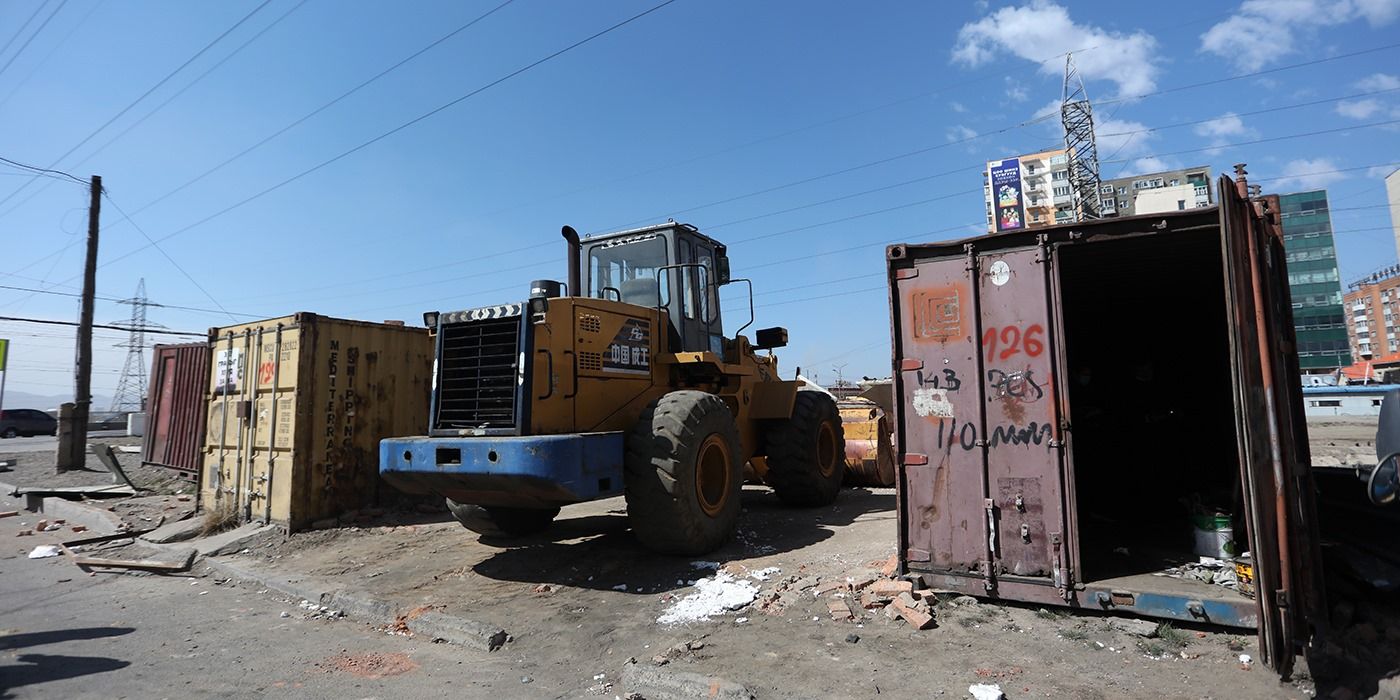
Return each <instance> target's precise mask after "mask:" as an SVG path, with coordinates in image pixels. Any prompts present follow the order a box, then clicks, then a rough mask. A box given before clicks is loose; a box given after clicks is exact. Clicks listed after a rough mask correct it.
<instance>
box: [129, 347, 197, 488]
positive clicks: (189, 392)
mask: <svg viewBox="0 0 1400 700" xmlns="http://www.w3.org/2000/svg"><path fill="white" fill-rule="evenodd" d="M152 354H153V355H154V358H153V359H152V360H151V382H150V384H149V387H150V389H149V394H148V396H147V398H146V426H145V440H144V442H143V444H142V451H141V461H143V462H145V463H146V464H154V465H157V466H162V467H167V468H169V469H174V470H176V471H177V472H179V473H180V474H181V475H182V476H185V477H187V478H190V479H196V478H197V475H198V474H199V465H200V459H201V454H200V452H201V448H203V446H204V415H205V410H204V405H205V391H206V390H207V389H208V388H209V344H208V343H180V344H176V345H157V346H155V348H154V352H153V353H152Z"/></svg>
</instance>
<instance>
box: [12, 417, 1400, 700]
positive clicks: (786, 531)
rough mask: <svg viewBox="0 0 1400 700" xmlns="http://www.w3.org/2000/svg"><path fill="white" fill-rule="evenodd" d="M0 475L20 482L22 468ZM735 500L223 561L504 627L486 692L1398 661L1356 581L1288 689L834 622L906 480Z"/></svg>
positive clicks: (1171, 650) (966, 618) (1381, 603)
mask: <svg viewBox="0 0 1400 700" xmlns="http://www.w3.org/2000/svg"><path fill="white" fill-rule="evenodd" d="M1311 428H1312V430H1311V435H1312V449H1313V455H1314V457H1315V460H1316V459H1319V458H1320V459H1321V460H1322V461H1324V462H1327V461H1328V460H1335V462H1336V464H1335V465H1331V464H1329V466H1343V465H1348V464H1361V463H1365V462H1367V461H1370V460H1373V459H1374V452H1373V447H1372V445H1371V441H1372V440H1373V438H1374V422H1373V421H1361V420H1349V419H1340V420H1339V419H1328V420H1323V421H1316V422H1314V423H1313V424H1312V425H1311ZM20 457H21V463H20V465H19V466H18V467H17V468H16V469H17V471H18V472H19V473H21V474H27V475H30V476H32V477H33V478H36V479H38V478H47V476H46V474H51V473H52V466H51V461H52V457H51V455H44V456H43V457H42V458H40V457H36V456H33V455H30V456H27V458H26V456H23V455H21V456H20ZM122 461H123V464H124V465H133V466H132V467H130V468H129V473H130V474H131V475H132V477H133V479H134V480H136V481H137V483H138V485H145V483H157V484H159V483H165V484H168V485H166V486H164V487H163V488H164V489H165V490H166V491H167V492H169V491H173V490H179V489H181V488H182V484H181V482H179V481H170V478H171V477H170V475H169V474H168V472H163V470H155V471H157V472H163V473H151V474H147V473H146V472H144V471H142V468H140V467H136V466H134V464H135V463H136V462H139V460H138V459H137V456H136V455H122ZM66 476H72V475H66ZM79 476H84V477H85V478H91V477H99V478H100V477H103V476H105V472H104V473H102V474H90V475H79ZM162 476H163V477H165V481H162V479H161V477H162ZM6 477H10V478H9V479H7V478H6ZM0 481H10V482H11V483H15V482H25V481H27V478H26V477H23V476H21V477H19V478H16V477H15V472H11V473H7V474H0ZM79 481H82V480H81V479H80V480H79ZM39 483H47V482H39ZM83 483H86V482H83ZM1358 488H1359V487H1358ZM183 489H184V490H186V491H188V490H189V486H188V484H187V483H186V484H184V485H183ZM743 503H744V513H743V515H742V516H741V519H740V522H739V528H738V531H737V532H736V535H735V537H734V538H733V539H732V540H731V541H730V542H729V543H728V544H726V545H725V546H724V547H723V548H721V549H720V550H718V551H716V552H714V553H712V554H710V555H708V556H706V557H704V558H703V559H689V558H676V557H665V556H659V555H656V554H653V553H650V552H648V551H646V550H644V549H642V548H641V547H640V545H639V544H638V543H637V542H636V540H635V538H634V537H633V536H632V534H631V532H630V530H629V529H628V526H627V520H626V514H625V510H624V508H625V505H624V503H623V501H622V499H620V498H617V499H610V500H606V501H599V502H596V503H588V504H580V505H576V506H570V507H568V508H565V509H564V510H563V512H562V513H561V515H560V517H559V519H558V520H557V521H556V523H555V525H554V527H553V528H552V529H551V530H550V531H548V532H547V533H545V534H543V535H540V536H536V537H533V538H528V539H523V540H509V541H501V540H494V541H493V540H491V539H489V538H488V539H486V540H484V541H483V540H480V539H479V538H478V536H477V535H476V534H474V533H471V532H469V531H466V530H464V529H463V528H462V527H461V526H460V525H458V524H457V523H456V522H455V521H453V520H452V519H451V518H450V516H449V515H448V514H447V513H445V512H428V513H424V512H421V511H420V510H416V509H406V510H391V511H389V512H387V513H384V512H379V511H375V512H373V513H369V514H347V516H346V517H343V518H342V519H341V526H340V527H337V528H332V529H327V530H318V531H313V532H306V533H298V534H296V535H293V536H290V537H287V536H284V535H282V534H268V535H265V536H264V537H263V539H261V540H259V541H256V542H253V543H250V544H249V545H248V546H247V548H246V549H244V550H243V551H242V552H241V553H239V554H235V555H232V557H231V558H232V559H233V560H235V561H238V562H240V563H242V564H243V565H244V566H249V567H254V568H259V567H261V568H267V569H275V570H276V571H278V572H280V573H283V574H288V575H293V576H295V575H300V576H303V577H306V578H310V579H317V580H322V581H329V582H333V583H334V584H335V585H337V586H340V587H342V588H343V589H346V590H349V591H358V592H363V593H364V594H366V595H367V596H369V597H373V598H378V599H384V600H389V601H392V602H394V603H397V604H399V605H400V606H402V607H403V608H405V609H408V608H415V607H422V608H424V609H436V610H442V611H444V612H447V613H450V614H455V615H460V616H462V617H466V618H470V619H475V620H479V621H482V622H487V623H491V624H495V625H499V626H501V627H503V628H504V629H505V630H507V631H508V632H509V633H510V634H511V635H512V639H511V641H510V642H509V643H507V644H506V645H505V647H504V648H502V649H501V650H499V651H497V652H495V655H504V656H505V657H506V658H509V659H510V660H511V661H512V664H511V666H510V667H509V670H505V671H502V670H500V667H499V665H493V668H494V670H491V671H486V670H484V669H483V673H487V674H489V675H492V676H493V679H492V683H494V684H503V683H504V684H508V683H516V682H522V681H519V680H517V679H525V678H528V679H529V681H528V682H529V683H531V684H532V685H529V686H522V687H528V690H529V692H528V694H527V695H528V696H529V697H575V696H576V695H577V693H578V692H579V689H581V688H587V689H588V691H587V693H588V694H590V695H595V696H598V697H612V696H613V695H614V693H613V692H612V689H613V688H614V685H613V684H615V683H616V682H617V681H618V676H619V673H620V670H621V669H622V667H623V665H624V662H625V661H626V660H627V659H629V658H635V659H636V660H637V661H638V662H639V663H641V664H644V665H662V664H664V665H665V666H666V667H667V668H669V669H678V670H682V671H693V672H698V673H703V674H707V675H714V676H720V677H723V678H726V679H728V680H731V681H735V682H738V683H742V684H744V685H746V686H748V687H749V688H750V689H752V690H753V691H754V692H755V693H756V694H757V695H758V696H759V697H760V698H771V697H782V698H794V697H811V698H824V697H853V698H855V697H862V698H863V697H883V696H890V697H942V696H946V697H966V696H967V689H968V686H969V685H971V684H974V683H997V684H1000V686H1001V688H1002V690H1003V691H1005V692H1006V693H1007V696H1008V697H1009V698H1013V699H1014V698H1028V697H1074V698H1111V697H1181V698H1231V699H1232V700H1250V699H1253V698H1277V697H1288V698H1303V697H1314V696H1316V697H1335V698H1348V697H1363V698H1364V697H1369V696H1370V695H1371V694H1372V693H1375V692H1376V688H1377V684H1376V681H1377V679H1379V678H1381V677H1384V676H1388V675H1391V674H1393V673H1395V672H1396V671H1397V670H1400V616H1397V615H1396V609H1397V606H1396V605H1395V601H1394V600H1392V599H1386V598H1384V597H1377V596H1375V595H1373V594H1370V593H1367V592H1366V591H1363V590H1360V589H1359V588H1358V587H1356V586H1350V587H1345V588H1343V589H1341V593H1340V594H1338V595H1334V596H1332V597H1333V599H1332V600H1331V601H1330V609H1331V617H1332V618H1333V622H1334V627H1335V629H1336V632H1337V633H1336V634H1334V635H1333V637H1332V641H1329V642H1328V643H1327V644H1326V645H1325V646H1324V647H1323V649H1322V651H1324V652H1325V653H1323V654H1321V655H1315V656H1314V657H1313V658H1312V659H1310V660H1311V661H1312V670H1309V663H1308V662H1307V661H1304V660H1300V664H1299V672H1298V673H1297V674H1296V675H1295V677H1294V678H1293V679H1292V680H1291V682H1288V683H1283V682H1280V681H1279V680H1278V678H1277V677H1276V676H1275V675H1274V673H1273V672H1271V671H1269V670H1268V669H1266V668H1264V667H1262V666H1260V665H1259V664H1258V663H1257V662H1254V663H1241V658H1242V655H1244V656H1247V657H1249V658H1250V659H1257V657H1258V651H1257V644H1256V641H1255V638H1254V635H1253V633H1252V632H1250V631H1243V630H1222V629H1218V628H1197V627H1192V626H1190V625H1180V626H1176V627H1168V628H1165V629H1163V630H1161V632H1160V633H1159V634H1158V636H1156V637H1154V638H1145V637H1142V636H1138V635H1137V634H1134V633H1133V632H1132V631H1131V625H1130V624H1126V623H1125V622H1124V620H1123V619H1122V618H1112V617H1106V616H1102V615H1097V614H1092V613H1090V614H1083V613H1075V614H1069V613H1068V612H1067V611H1064V610H1060V609H1039V608H1036V607H1034V606H1021V605H1001V604H993V603H988V602H981V603H976V602H972V601H968V600H966V599H956V598H953V597H951V596H943V597H940V599H939V602H938V604H937V606H936V608H935V616H936V619H937V627H935V628H934V629H930V630H925V631H917V630H914V629H912V628H911V627H910V626H909V625H907V624H906V623H904V622H903V621H897V620H890V619H888V618H887V617H886V616H885V615H884V614H883V613H881V612H879V611H874V612H872V613H870V614H869V615H868V616H867V617H866V618H864V619H861V620H857V621H855V622H845V621H840V622H838V621H835V620H833V619H832V617H831V615H830V614H829V612H828V607H827V604H828V603H829V602H830V601H831V599H832V596H833V593H831V592H826V593H824V594H822V595H817V594H816V593H815V591H817V590H821V589H822V587H823V586H822V584H823V583H830V582H840V581H845V580H847V579H848V578H859V577H861V576H863V575H866V574H868V573H869V572H871V571H872V570H875V569H878V568H879V567H880V565H881V564H882V563H883V562H884V561H885V560H886V559H887V558H888V557H889V556H890V555H891V554H892V553H893V551H894V547H895V528H896V520H895V494H894V490H893V489H848V490H846V491H844V492H843V493H842V495H841V497H840V498H839V499H838V501H837V503H836V504H835V505H834V506H832V507H828V508H819V509H814V510H795V509H790V508H786V507H783V506H781V505H780V504H779V503H778V501H777V499H776V498H775V497H774V496H773V495H772V494H771V493H770V492H769V491H767V490H766V489H763V488H757V487H748V488H746V489H745V492H744V499H743ZM108 505H110V506H111V507H114V508H117V509H118V511H117V512H119V513H120V514H121V515H123V517H124V518H125V519H127V520H128V522H131V523H132V525H133V526H134V527H141V526H149V523H150V520H152V519H155V518H158V517H159V516H160V515H168V516H170V517H178V516H180V515H183V514H184V511H185V510H186V509H187V508H188V507H189V501H181V500H179V499H178V497H169V498H167V499H165V500H162V499H159V498H152V497H149V496H148V497H145V498H142V499H129V500H128V501H124V502H120V503H114V504H108ZM430 510H431V509H430ZM774 569H776V571H774ZM717 570H718V571H722V572H724V573H726V574H728V575H732V576H734V577H736V578H737V579H739V580H744V581H748V582H750V583H752V584H753V585H754V586H755V587H757V588H758V589H759V592H758V595H757V599H756V600H755V602H753V603H752V604H749V605H746V606H743V607H740V608H739V609H735V610H731V611H726V612H724V613H721V614H718V615H714V616H712V617H711V619H709V620H701V621H696V622H689V623H680V624H662V623H660V622H658V619H657V618H658V617H660V616H661V615H662V614H663V613H664V612H666V611H667V610H668V609H671V608H672V606H674V605H675V604H676V603H677V602H678V601H680V600H682V599H684V598H685V597H686V596H688V595H691V594H693V593H695V592H696V591H697V585H696V584H697V582H698V581H700V580H702V579H705V578H709V577H714V576H715V575H716V571H717ZM1202 585H1204V584H1202ZM770 594H772V595H770ZM1329 595H1331V594H1330V593H1329ZM772 598H776V600H772ZM765 601H767V602H765ZM386 632H387V633H394V630H386ZM493 658H497V656H494V655H493ZM381 661H383V660H379V659H338V658H336V659H332V660H329V661H328V662H327V663H328V664H329V665H331V666H334V667H336V668H340V667H342V666H343V667H345V668H350V669H352V670H363V671H364V672H365V673H366V674H379V673H392V672H393V670H394V669H395V668H397V667H396V666H395V665H394V664H393V663H381ZM1314 672H1316V673H1317V675H1318V676H1319V677H1320V679H1321V680H1320V681H1315V680H1314V678H1313V675H1312V674H1313V673H1314ZM498 687H499V686H498ZM1349 693H1350V694H1349Z"/></svg>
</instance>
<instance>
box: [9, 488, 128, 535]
mask: <svg viewBox="0 0 1400 700" xmlns="http://www.w3.org/2000/svg"><path fill="white" fill-rule="evenodd" d="M31 510H32V509H31ZM37 512H40V513H43V514H44V515H46V516H48V517H49V518H51V519H52V518H59V519H62V520H65V521H67V522H69V523H71V524H74V525H82V526H84V527H86V528H87V529H89V530H91V531H92V532H93V533H95V534H98V535H110V534H112V533H114V532H117V531H118V530H120V529H121V525H122V519H121V518H119V517H117V515H116V514H115V513H113V512H111V511H109V510H107V509H106V508H100V507H98V506H94V505H88V504H86V503H83V502H80V501H70V500H67V499H65V498H59V497H57V496H50V497H47V498H42V499H39V503H38V511H37Z"/></svg>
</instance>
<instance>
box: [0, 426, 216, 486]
mask: <svg viewBox="0 0 1400 700" xmlns="http://www.w3.org/2000/svg"><path fill="white" fill-rule="evenodd" d="M88 444H107V445H111V446H112V447H113V448H116V447H119V446H137V447H139V446H140V445H141V438H139V437H111V438H106V437H103V438H92V439H90V440H88ZM113 454H115V455H116V458H117V463H118V464H120V465H121V467H122V471H124V472H125V473H126V475H127V477H128V478H130V479H131V481H132V483H134V484H136V486H137V488H139V489H141V490H143V491H149V492H151V493H155V494H175V493H179V492H182V491H183V492H184V493H193V492H194V491H195V485H194V483H193V482H192V481H189V480H186V479H182V478H180V476H179V475H178V474H177V473H176V472H175V471H173V470H170V469H166V468H164V467H156V466H146V465H143V464H141V455H140V454H139V453H128V452H120V451H115V452H114V453H113ZM0 460H6V461H7V460H14V462H15V465H14V466H13V467H10V469H9V471H0V482H4V483H7V484H11V485H13V486H19V487H22V488H35V487H40V486H52V487H64V486H105V485H107V484H112V483H116V478H115V477H114V475H113V474H112V473H111V472H109V471H107V469H106V468H105V467H103V466H102V462H101V461H99V460H98V459H97V456H96V455H93V454H88V456H87V462H86V463H87V468H86V469H83V470H78V471H67V472H64V473H62V474H60V473H58V472H57V471H56V470H55V468H54V453H52V452H17V453H16V452H11V453H6V452H5V445H4V443H0Z"/></svg>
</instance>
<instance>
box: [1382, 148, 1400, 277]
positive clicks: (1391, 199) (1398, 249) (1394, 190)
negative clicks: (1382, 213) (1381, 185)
mask: <svg viewBox="0 0 1400 700" xmlns="http://www.w3.org/2000/svg"><path fill="white" fill-rule="evenodd" d="M1385 199H1386V203H1387V204H1389V205H1390V208H1389V209H1387V210H1386V211H1389V212H1390V228H1391V229H1393V230H1394V231H1395V254H1396V255H1397V256H1400V168H1397V169H1395V171H1394V172H1392V173H1390V174H1389V175H1386V176H1385Z"/></svg>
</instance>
